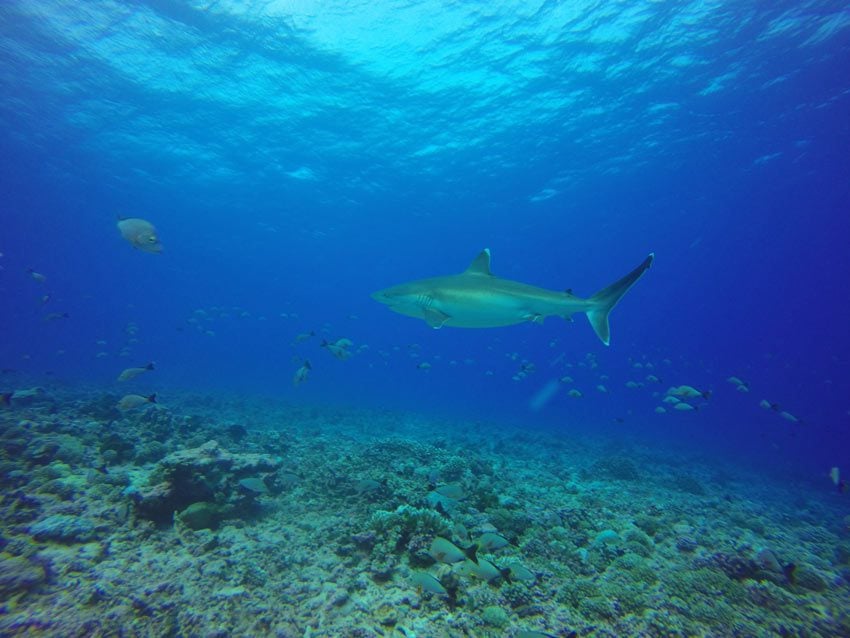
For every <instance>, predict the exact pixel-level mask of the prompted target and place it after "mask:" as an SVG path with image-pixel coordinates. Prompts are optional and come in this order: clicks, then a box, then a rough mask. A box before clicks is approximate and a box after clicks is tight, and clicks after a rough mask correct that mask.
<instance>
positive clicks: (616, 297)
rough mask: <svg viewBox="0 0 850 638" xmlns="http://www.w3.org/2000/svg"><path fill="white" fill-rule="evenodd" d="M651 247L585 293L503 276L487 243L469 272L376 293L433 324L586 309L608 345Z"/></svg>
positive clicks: (534, 317)
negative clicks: (615, 313) (493, 267)
mask: <svg viewBox="0 0 850 638" xmlns="http://www.w3.org/2000/svg"><path fill="white" fill-rule="evenodd" d="M654 257H655V255H654V254H653V253H650V254H649V256H648V257H647V258H646V259H644V260H643V261H642V262H641V263H640V265H639V266H638V267H637V268H635V269H634V270H632V271H631V272H630V273H629V274H627V275H626V276H625V277H623V278H621V279H619V280H618V281H616V282H614V283H613V284H611V285H610V286H608V287H607V288H603V289H602V290H600V291H599V292H597V293H596V294H595V295H593V296H592V297H588V298H587V299H582V298H581V297H576V296H575V295H574V294H572V292H571V291H569V290H568V291H566V292H560V291H556V290H546V289H545V288H538V287H536V286H530V285H528V284H524V283H521V282H518V281H511V280H509V279H501V278H499V277H496V276H494V275H493V273H492V272H490V250H489V249H487V248H485V249H484V250H483V251H481V253H480V254H479V255H478V257H476V258H475V261H473V262H472V264H471V265H470V266H469V268H467V269H466V270H465V271H464V272H462V273H460V274H458V275H446V276H443V277H432V278H430V279H420V280H417V281H410V282H407V283H404V284H399V285H398V286H393V287H391V288H386V289H384V290H380V291H378V292H376V293H374V294H373V295H372V298H373V299H375V300H377V301H380V302H381V303H382V304H385V305H387V306H389V308H390V310H394V311H395V312H398V313H400V314H403V315H407V316H409V317H416V318H417V319H424V320H425V322H426V323H427V324H428V325H429V326H431V327H432V328H442V327H443V326H455V327H458V328H496V327H499V326H510V325H513V324H517V323H523V322H526V321H533V322H534V323H543V320H544V319H545V318H546V317H549V316H552V315H556V316H559V317H563V318H564V319H571V318H572V315H573V313H576V312H583V313H585V314H586V315H587V318H588V320H589V321H590V325H591V326H593V330H594V331H595V332H596V334H597V336H598V337H599V338H600V339H601V340H602V343H604V344H605V345H606V346H607V345H608V344H609V343H610V340H611V331H610V328H609V325H608V314H609V313H610V312H611V310H612V309H613V308H614V306H616V305H617V302H618V301H620V299H621V298H622V297H623V295H624V294H626V291H627V290H628V289H629V288H631V287H632V286H633V285H634V283H635V282H636V281H637V280H638V279H640V277H641V275H643V273H644V272H646V270H647V269H648V268H649V267H650V266H651V265H652V260H653V259H654Z"/></svg>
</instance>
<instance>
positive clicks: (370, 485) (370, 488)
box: [354, 478, 386, 494]
mask: <svg viewBox="0 0 850 638" xmlns="http://www.w3.org/2000/svg"><path fill="white" fill-rule="evenodd" d="M385 486H386V481H384V482H383V483H382V482H379V481H376V480H375V479H368V478H367V479H360V480H359V481H357V482H356V483H355V484H354V491H355V492H357V493H358V494H368V493H369V492H377V491H378V490H380V489H383V488H384V487H385Z"/></svg>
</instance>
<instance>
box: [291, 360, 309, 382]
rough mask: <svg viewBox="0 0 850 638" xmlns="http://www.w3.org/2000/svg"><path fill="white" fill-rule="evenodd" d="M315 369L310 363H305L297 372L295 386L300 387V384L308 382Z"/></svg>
mask: <svg viewBox="0 0 850 638" xmlns="http://www.w3.org/2000/svg"><path fill="white" fill-rule="evenodd" d="M312 369H313V366H312V365H310V362H309V361H306V360H305V361H304V363H302V364H301V367H300V368H298V369H297V370H296V371H295V376H294V377H292V383H293V385H298V384H299V383H303V382H304V381H306V380H307V377H308V376H310V370H312Z"/></svg>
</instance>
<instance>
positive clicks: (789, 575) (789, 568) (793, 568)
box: [782, 563, 797, 585]
mask: <svg viewBox="0 0 850 638" xmlns="http://www.w3.org/2000/svg"><path fill="white" fill-rule="evenodd" d="M796 572H797V565H796V564H794V563H788V564H787V565H785V566H784V567H783V568H782V573H783V574H785V579H786V580H787V581H788V583H789V584H791V585H793V584H795V583H796V582H797V579H796V576H795V574H796Z"/></svg>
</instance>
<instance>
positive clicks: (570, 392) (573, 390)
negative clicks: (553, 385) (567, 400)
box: [567, 388, 582, 399]
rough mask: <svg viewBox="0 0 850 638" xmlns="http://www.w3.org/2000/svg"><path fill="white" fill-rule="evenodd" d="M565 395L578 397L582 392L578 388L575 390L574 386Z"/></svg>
mask: <svg viewBox="0 0 850 638" xmlns="http://www.w3.org/2000/svg"><path fill="white" fill-rule="evenodd" d="M567 396H570V397H573V398H574V399H578V398H579V397H581V396H582V394H581V392H580V391H579V390H576V389H575V388H573V389H572V390H570V391H569V392H567Z"/></svg>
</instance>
